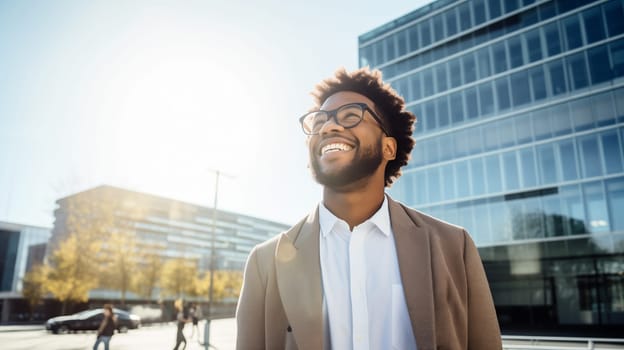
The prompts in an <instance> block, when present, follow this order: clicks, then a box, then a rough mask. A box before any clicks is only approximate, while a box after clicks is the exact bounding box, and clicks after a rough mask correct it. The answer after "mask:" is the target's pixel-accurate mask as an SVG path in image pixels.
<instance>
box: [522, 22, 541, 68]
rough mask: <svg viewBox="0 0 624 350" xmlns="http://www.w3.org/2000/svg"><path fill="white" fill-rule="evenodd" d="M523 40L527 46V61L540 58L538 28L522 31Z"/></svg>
mask: <svg viewBox="0 0 624 350" xmlns="http://www.w3.org/2000/svg"><path fill="white" fill-rule="evenodd" d="M524 40H525V44H526V48H527V53H528V58H529V62H535V61H539V60H541V59H542V40H541V36H540V32H539V29H533V30H532V31H530V32H526V33H524Z"/></svg>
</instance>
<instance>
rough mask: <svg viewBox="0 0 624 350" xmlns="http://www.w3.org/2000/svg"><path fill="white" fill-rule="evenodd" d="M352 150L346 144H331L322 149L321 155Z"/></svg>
mask: <svg viewBox="0 0 624 350" xmlns="http://www.w3.org/2000/svg"><path fill="white" fill-rule="evenodd" d="M350 150H351V146H349V145H346V144H344V143H331V144H329V145H325V146H323V148H321V154H326V153H329V152H338V151H350Z"/></svg>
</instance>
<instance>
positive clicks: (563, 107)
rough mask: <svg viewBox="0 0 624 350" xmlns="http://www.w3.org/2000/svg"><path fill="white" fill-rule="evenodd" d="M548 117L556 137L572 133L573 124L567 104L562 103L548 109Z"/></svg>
mask: <svg viewBox="0 0 624 350" xmlns="http://www.w3.org/2000/svg"><path fill="white" fill-rule="evenodd" d="M548 116H549V118H550V125H551V126H552V133H553V135H554V136H561V135H565V134H569V133H571V132H572V122H571V121H570V111H569V109H568V104H567V103H561V104H558V105H554V106H552V107H550V108H548Z"/></svg>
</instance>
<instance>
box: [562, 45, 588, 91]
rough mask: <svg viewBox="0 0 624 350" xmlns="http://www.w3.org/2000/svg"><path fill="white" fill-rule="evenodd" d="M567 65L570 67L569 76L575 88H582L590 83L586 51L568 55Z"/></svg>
mask: <svg viewBox="0 0 624 350" xmlns="http://www.w3.org/2000/svg"><path fill="white" fill-rule="evenodd" d="M566 65H567V67H568V78H569V80H570V82H572V84H571V85H572V89H573V90H578V89H582V88H584V87H587V86H588V85H589V79H588V77H587V65H586V63H585V53H584V52H579V53H577V54H575V55H572V56H569V57H567V58H566Z"/></svg>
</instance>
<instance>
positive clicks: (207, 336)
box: [204, 169, 233, 350]
mask: <svg viewBox="0 0 624 350" xmlns="http://www.w3.org/2000/svg"><path fill="white" fill-rule="evenodd" d="M209 171H211V172H213V173H214V174H215V190H214V205H213V207H212V235H211V237H210V288H209V289H208V298H209V299H208V317H207V318H206V324H205V325H204V346H205V347H206V350H208V348H210V321H211V320H212V316H213V315H212V304H213V296H214V272H215V268H216V263H217V259H216V249H215V244H216V242H217V199H218V198H219V177H220V176H221V175H225V176H227V177H230V178H232V177H233V176H230V175H227V174H224V173H222V172H221V171H219V170H213V169H209Z"/></svg>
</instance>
